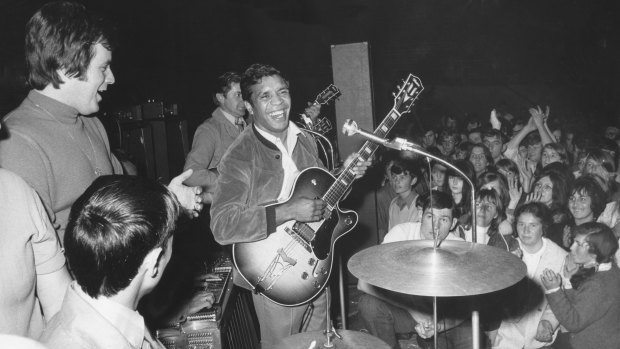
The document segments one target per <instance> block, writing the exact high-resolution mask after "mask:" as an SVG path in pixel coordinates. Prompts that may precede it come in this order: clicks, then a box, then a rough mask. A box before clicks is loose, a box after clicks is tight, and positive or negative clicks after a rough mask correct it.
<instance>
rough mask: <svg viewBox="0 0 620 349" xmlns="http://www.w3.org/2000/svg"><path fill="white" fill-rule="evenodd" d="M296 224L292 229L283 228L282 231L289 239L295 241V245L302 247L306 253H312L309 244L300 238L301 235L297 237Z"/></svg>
mask: <svg viewBox="0 0 620 349" xmlns="http://www.w3.org/2000/svg"><path fill="white" fill-rule="evenodd" d="M297 224H298V223H295V225H294V227H293V229H291V228H288V227H286V228H284V231H285V232H286V233H287V234H288V235H289V236H290V237H291V238H293V240H295V241H296V242H297V243H299V244H300V245H301V246H303V248H305V249H306V251H308V252H310V253H312V247H311V246H310V243H309V242H308V241H306V239H304V238H303V237H301V235H299V234H298V233H297V228H296V227H297Z"/></svg>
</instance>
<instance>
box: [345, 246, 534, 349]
mask: <svg viewBox="0 0 620 349" xmlns="http://www.w3.org/2000/svg"><path fill="white" fill-rule="evenodd" d="M348 267H349V270H350V271H351V273H353V275H355V276H357V277H358V278H359V279H360V280H364V281H365V282H367V283H369V284H371V285H374V286H377V287H380V288H384V289H387V290H390V291H394V292H400V293H405V294H411V295H418V296H429V297H433V320H434V325H435V327H434V328H437V297H454V296H473V295H479V294H484V293H490V292H494V291H498V290H501V289H504V288H506V287H509V286H511V285H513V284H515V283H517V282H518V281H519V280H521V279H523V277H525V275H526V272H527V269H526V267H525V264H524V263H523V262H522V261H521V259H519V258H518V257H517V256H515V255H514V254H512V253H510V252H507V251H504V250H502V249H498V248H495V247H491V246H487V245H482V244H477V243H471V242H464V241H443V242H441V244H439V243H438V242H437V241H431V240H416V241H398V242H392V243H386V244H382V245H378V246H373V247H370V248H367V249H365V250H362V251H360V252H358V253H356V254H355V255H354V256H353V257H351V259H350V260H349V263H348ZM479 328H480V325H479V315H478V311H477V310H474V311H473V312H472V331H473V348H474V349H477V348H478V347H479ZM435 347H437V336H436V335H435Z"/></svg>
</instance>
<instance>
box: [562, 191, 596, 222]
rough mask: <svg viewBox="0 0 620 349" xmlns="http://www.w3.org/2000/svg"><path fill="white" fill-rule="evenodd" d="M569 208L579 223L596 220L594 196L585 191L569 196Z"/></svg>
mask: <svg viewBox="0 0 620 349" xmlns="http://www.w3.org/2000/svg"><path fill="white" fill-rule="evenodd" d="M568 209H569V210H570V213H571V214H572V215H573V217H574V218H575V223H577V225H579V224H582V223H585V222H591V221H593V220H594V212H592V198H591V197H590V195H588V193H586V192H584V191H582V192H573V193H572V194H571V196H570V197H569V198H568Z"/></svg>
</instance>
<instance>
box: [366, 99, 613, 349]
mask: <svg viewBox="0 0 620 349" xmlns="http://www.w3.org/2000/svg"><path fill="white" fill-rule="evenodd" d="M464 124H465V125H464V127H459V125H458V123H457V119H456V118H454V117H444V118H442V120H441V124H440V125H438V126H437V127H436V128H431V129H429V130H426V131H424V130H423V131H422V132H418V134H413V135H411V137H412V138H413V139H414V141H415V142H418V143H419V144H421V145H422V146H423V147H424V148H425V150H426V151H427V152H429V153H431V154H432V155H434V156H435V157H437V158H439V159H443V160H445V161H447V162H449V163H451V164H452V165H453V166H454V167H455V168H457V169H458V170H459V171H460V172H462V173H463V174H465V176H467V177H468V178H467V179H464V178H463V177H462V175H461V174H460V173H458V172H457V171H455V170H454V169H452V168H446V166H445V165H444V164H442V163H440V162H439V161H436V160H433V161H432V162H431V163H430V164H427V162H426V161H422V159H421V158H419V157H418V156H417V155H416V154H414V153H409V152H400V153H398V152H392V151H389V152H386V153H384V154H383V156H382V163H383V165H384V169H385V172H384V174H385V177H384V180H383V181H382V182H381V186H382V187H381V188H380V189H379V190H378V196H377V198H378V201H377V202H378V205H377V207H378V208H377V210H378V212H377V216H378V218H379V219H378V224H379V233H380V239H382V242H383V243H387V242H393V241H401V240H420V239H428V238H430V239H432V238H433V236H434V235H433V234H430V237H426V238H425V237H424V234H423V233H422V234H421V233H419V231H421V229H422V230H424V228H423V227H424V226H425V223H424V222H425V219H426V215H427V212H426V211H427V209H428V203H426V201H425V200H428V196H429V192H432V193H433V196H434V197H435V199H434V200H435V201H436V202H437V205H442V206H435V205H433V209H446V210H447V211H446V212H444V213H443V216H444V218H445V217H448V218H449V219H450V221H453V222H454V223H453V224H452V223H450V224H447V225H450V226H452V228H450V229H446V228H445V226H446V224H444V225H443V228H442V224H436V225H435V229H436V230H437V231H438V232H441V230H442V229H444V230H446V231H445V232H443V233H438V234H435V236H442V235H443V236H444V237H445V238H448V239H461V240H464V241H469V242H475V243H481V244H487V245H489V246H494V247H497V248H500V249H504V250H506V251H508V252H510V253H513V254H515V255H517V256H518V257H519V258H521V259H522V261H523V262H524V263H525V265H526V267H527V278H526V279H524V280H523V281H522V282H519V283H517V284H516V285H514V286H512V287H510V288H508V289H506V290H504V291H502V292H500V293H498V294H497V295H495V298H493V301H489V303H490V304H493V308H494V310H493V311H488V309H483V311H482V313H483V315H484V316H483V319H482V322H483V326H482V327H483V329H484V332H485V334H486V336H485V338H486V341H485V342H482V343H481V345H482V346H485V345H486V346H488V347H491V348H542V347H554V348H594V347H596V348H616V347H619V346H620V336H618V335H617V333H618V331H619V330H620V317H618V314H619V311H620V293H619V292H618V291H620V288H618V287H620V273H619V272H618V271H619V269H618V259H617V258H616V257H618V256H617V253H618V241H619V240H618V238H620V201H619V200H620V175H619V173H618V170H617V169H618V167H617V166H618V161H619V158H620V152H619V149H620V130H619V129H618V127H617V126H616V125H613V124H612V125H608V126H607V127H605V128H603V129H601V130H599V132H578V131H577V130H574V129H571V128H570V127H565V125H563V124H562V123H559V122H557V120H556V121H552V115H551V114H550V110H549V107H547V108H545V109H544V110H543V109H542V108H540V107H535V108H530V109H529V115H528V118H527V119H526V120H519V119H516V118H514V117H513V116H512V115H511V114H508V113H505V114H503V115H502V114H500V113H498V112H497V111H495V110H493V111H491V113H490V117H489V119H488V120H485V121H484V122H483V121H482V120H467V121H466V122H465V123H464ZM590 131H594V130H590ZM424 160H426V159H424ZM470 183H473V186H474V187H473V192H474V195H475V205H472V203H471V195H472V187H471V184H470ZM444 197H449V198H451V199H452V200H451V204H450V205H448V204H440V203H441V202H443V201H445V198H444ZM472 206H474V207H472ZM448 209H449V210H448ZM448 212H450V214H448ZM474 217H475V219H473V218H474ZM429 219H430V218H429ZM434 219H438V218H437V217H436V218H434ZM438 222H440V221H438ZM474 223H475V225H476V229H475V231H476V232H477V234H476V239H475V241H474V240H473V236H474V235H473V234H472V230H473V229H472V228H473V227H472V226H473V224H474ZM420 224H422V228H420ZM614 254H616V256H614ZM586 256H587V257H586ZM359 288H360V290H362V291H364V296H363V298H362V300H360V312H361V315H362V317H363V319H364V324H365V326H366V328H367V329H368V330H369V331H370V333H372V334H374V335H376V336H378V337H379V338H381V339H383V340H384V341H386V342H387V343H388V344H390V345H392V346H393V347H395V348H397V347H398V340H397V339H398V338H399V337H400V336H402V335H403V334H405V335H407V334H408V333H410V334H411V333H417V338H418V344H419V345H420V346H421V347H424V348H430V347H431V346H429V345H430V344H428V343H427V341H426V338H428V337H429V335H430V336H432V335H433V334H434V332H432V333H430V334H429V333H428V331H427V329H428V326H418V324H420V323H423V321H426V322H427V323H428V322H429V321H431V320H432V319H429V318H428V313H426V316H427V317H426V318H424V317H423V316H422V317H421V316H420V313H419V308H420V304H421V302H419V301H412V302H409V303H403V302H402V301H400V299H401V298H402V297H400V296H398V295H395V294H393V293H389V292H386V291H385V290H383V291H382V292H377V288H375V287H371V286H369V285H367V284H366V283H364V282H362V281H360V284H359ZM614 290H615V291H614ZM613 292H615V294H612V293H613ZM545 294H546V297H545ZM369 297H370V299H371V300H369ZM397 299H398V300H399V301H395V300H397ZM595 304H596V305H595ZM599 305H600V306H602V307H604V310H602V309H603V308H600V307H599ZM395 307H396V308H395ZM597 309H598V310H597ZM445 316H446V317H448V315H447V314H446V315H445ZM612 318H613V320H612ZM461 322H462V323H463V320H462V319H461ZM461 326H462V325H461ZM439 332H442V333H443V334H444V337H445V339H446V340H445V341H440V342H439V343H440V344H439V346H440V347H442V348H461V347H463V346H462V344H461V345H457V344H455V343H462V342H461V340H462V338H461V337H460V336H461V334H459V335H457V334H455V331H454V330H450V327H448V328H447V330H446V327H445V326H443V327H442V326H439V331H438V333H439ZM440 335H441V334H440ZM469 340H470V344H469V345H471V338H469Z"/></svg>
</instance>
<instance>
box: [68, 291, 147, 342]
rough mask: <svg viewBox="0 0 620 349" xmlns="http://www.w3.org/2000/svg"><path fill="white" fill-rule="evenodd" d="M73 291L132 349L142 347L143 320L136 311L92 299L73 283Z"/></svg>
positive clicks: (108, 301)
mask: <svg viewBox="0 0 620 349" xmlns="http://www.w3.org/2000/svg"><path fill="white" fill-rule="evenodd" d="M71 287H72V288H73V290H74V291H75V292H76V293H77V294H78V296H80V298H82V299H83V300H84V301H85V302H86V303H88V304H90V305H91V306H92V307H93V308H95V310H96V311H97V312H98V313H99V315H101V316H102V317H103V318H105V319H106V320H108V321H109V322H110V323H111V324H113V325H114V327H115V328H116V329H117V330H118V331H119V332H120V333H121V334H122V335H123V337H125V339H127V341H128V342H129V343H130V344H131V345H132V347H135V348H140V347H142V344H143V343H142V342H143V341H144V337H145V326H144V318H143V317H142V315H140V314H139V313H138V312H137V311H136V310H132V309H129V308H127V307H126V306H124V305H121V304H119V303H116V302H114V301H111V300H109V299H107V298H105V297H99V298H96V299H95V298H92V297H90V296H89V295H88V294H86V293H85V292H84V291H82V288H81V287H80V286H79V285H78V284H77V283H76V282H75V281H73V282H72V283H71Z"/></svg>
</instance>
